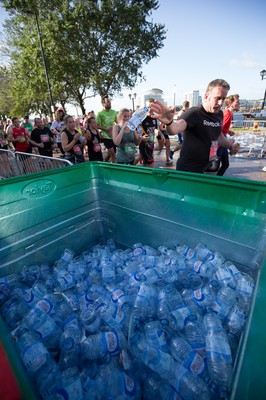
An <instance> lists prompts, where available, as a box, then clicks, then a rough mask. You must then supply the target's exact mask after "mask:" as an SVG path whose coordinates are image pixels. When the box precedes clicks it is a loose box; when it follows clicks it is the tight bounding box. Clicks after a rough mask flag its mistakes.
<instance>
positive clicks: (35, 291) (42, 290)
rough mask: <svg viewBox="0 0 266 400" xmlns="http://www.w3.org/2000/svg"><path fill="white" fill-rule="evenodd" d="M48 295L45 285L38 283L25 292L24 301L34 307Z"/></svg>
mask: <svg viewBox="0 0 266 400" xmlns="http://www.w3.org/2000/svg"><path fill="white" fill-rule="evenodd" d="M46 293H47V290H46V287H45V286H44V284H42V283H40V282H36V283H34V285H33V286H32V287H31V288H30V289H28V290H26V291H25V294H24V299H25V301H26V303H27V304H28V305H29V306H30V307H34V306H35V304H37V303H38V301H39V300H41V299H42V298H43V296H45V295H46Z"/></svg>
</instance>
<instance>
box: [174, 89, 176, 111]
mask: <svg viewBox="0 0 266 400" xmlns="http://www.w3.org/2000/svg"><path fill="white" fill-rule="evenodd" d="M175 92H176V85H174V107H175V95H176V93H175Z"/></svg>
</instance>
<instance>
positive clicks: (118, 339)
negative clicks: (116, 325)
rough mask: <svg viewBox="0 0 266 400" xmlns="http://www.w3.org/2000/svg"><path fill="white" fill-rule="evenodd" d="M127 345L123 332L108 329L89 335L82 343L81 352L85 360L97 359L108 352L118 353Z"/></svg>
mask: <svg viewBox="0 0 266 400" xmlns="http://www.w3.org/2000/svg"><path fill="white" fill-rule="evenodd" d="M124 347H126V341H125V338H124V337H123V335H122V334H121V333H117V332H112V331H106V332H100V333H97V334H95V335H91V336H88V337H87V338H86V339H85V340H84V342H82V344H81V354H82V356H83V358H84V359H85V360H96V359H99V358H102V357H104V356H105V355H107V354H111V355H114V354H117V353H118V352H119V351H120V350H121V349H122V348H124Z"/></svg>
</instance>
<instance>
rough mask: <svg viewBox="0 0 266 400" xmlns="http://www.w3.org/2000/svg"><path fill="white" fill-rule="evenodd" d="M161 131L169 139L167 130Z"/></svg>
mask: <svg viewBox="0 0 266 400" xmlns="http://www.w3.org/2000/svg"><path fill="white" fill-rule="evenodd" d="M161 133H162V134H163V135H164V138H165V139H169V135H168V133H167V132H166V131H161Z"/></svg>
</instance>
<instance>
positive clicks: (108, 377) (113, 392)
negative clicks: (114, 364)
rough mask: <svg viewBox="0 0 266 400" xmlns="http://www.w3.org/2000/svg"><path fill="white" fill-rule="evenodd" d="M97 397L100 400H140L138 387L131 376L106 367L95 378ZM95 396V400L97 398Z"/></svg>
mask: <svg viewBox="0 0 266 400" xmlns="http://www.w3.org/2000/svg"><path fill="white" fill-rule="evenodd" d="M96 386H97V389H98V396H99V398H101V399H125V400H130V399H132V400H134V399H139V400H140V398H141V397H140V393H139V392H140V390H139V389H140V387H139V385H138V383H137V381H136V380H135V378H134V377H133V376H132V375H128V374H127V373H125V372H124V371H121V370H120V369H118V368H110V367H109V366H108V365H107V366H106V367H105V368H102V369H101V370H100V374H99V377H98V379H97V378H96ZM98 396H97V398H98Z"/></svg>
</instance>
